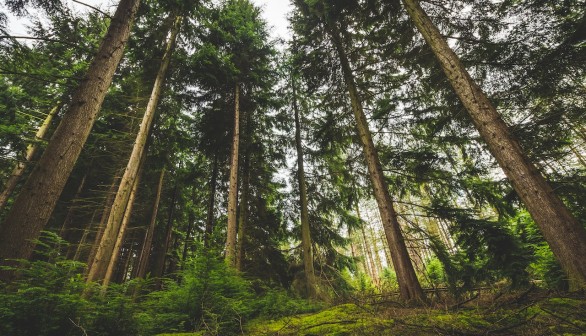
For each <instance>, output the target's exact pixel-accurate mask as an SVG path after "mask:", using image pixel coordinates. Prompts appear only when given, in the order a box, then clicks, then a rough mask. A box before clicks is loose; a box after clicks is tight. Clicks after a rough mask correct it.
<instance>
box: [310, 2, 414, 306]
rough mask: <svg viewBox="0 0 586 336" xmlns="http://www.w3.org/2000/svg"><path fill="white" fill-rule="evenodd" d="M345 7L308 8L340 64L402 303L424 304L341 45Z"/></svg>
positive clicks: (318, 4)
mask: <svg viewBox="0 0 586 336" xmlns="http://www.w3.org/2000/svg"><path fill="white" fill-rule="evenodd" d="M346 5H349V4H342V5H339V6H336V5H334V4H333V3H330V2H328V1H321V2H316V3H313V6H310V7H309V8H308V11H309V13H310V15H316V16H317V17H318V18H320V19H321V20H322V21H321V22H320V23H321V24H322V25H323V27H324V29H325V33H326V34H328V36H329V38H330V40H331V42H332V45H333V47H334V49H335V52H336V55H337V57H338V59H339V62H340V67H341V70H342V76H343V78H344V82H345V85H346V90H347V92H348V95H349V97H350V102H351V106H352V111H353V113H354V117H355V120H356V129H357V131H358V135H359V139H360V142H361V144H362V147H363V153H364V157H365V160H366V164H367V167H368V173H369V177H370V181H371V183H372V187H373V191H374V196H375V199H376V200H377V203H378V207H379V211H380V214H381V218H382V221H383V228H384V230H385V235H386V238H387V241H388V244H389V248H390V249H391V257H392V259H393V266H394V268H395V272H396V274H397V281H398V283H399V290H400V293H401V297H402V299H403V300H405V301H414V302H417V301H424V300H425V296H424V294H423V291H422V289H421V285H420V284H419V280H418V279H417V275H416V274H415V270H414V268H413V265H412V263H411V260H410V258H409V253H408V251H407V247H406V245H405V241H404V238H403V234H402V232H401V227H400V224H399V222H398V220H397V213H396V211H395V209H394V206H393V201H392V199H391V197H390V194H389V190H388V185H387V183H386V181H385V177H384V173H383V170H382V166H381V163H380V159H379V156H378V152H377V150H376V148H375V146H374V142H373V140H372V135H371V132H370V129H369V125H368V121H367V119H366V116H365V114H364V110H363V107H362V102H361V98H360V95H359V93H358V89H357V86H356V80H355V78H354V74H353V71H352V68H351V66H350V61H349V59H348V55H347V52H346V50H345V48H344V44H343V41H342V37H341V34H342V33H343V32H344V31H343V30H344V29H345V27H343V23H341V22H343V20H340V19H339V18H340V17H341V16H343V15H344V13H345V11H347V10H348V9H347V8H344V6H346ZM350 6H351V5H350Z"/></svg>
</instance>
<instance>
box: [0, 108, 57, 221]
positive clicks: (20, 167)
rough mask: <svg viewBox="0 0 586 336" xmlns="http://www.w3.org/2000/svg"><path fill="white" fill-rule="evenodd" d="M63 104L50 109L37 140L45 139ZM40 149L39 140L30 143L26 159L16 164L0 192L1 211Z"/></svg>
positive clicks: (37, 134)
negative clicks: (0, 192)
mask: <svg viewBox="0 0 586 336" xmlns="http://www.w3.org/2000/svg"><path fill="white" fill-rule="evenodd" d="M61 106H62V104H61V103H58V104H57V105H55V107H53V108H52V109H51V111H49V114H47V117H46V118H45V120H44V121H43V123H42V124H41V126H40V127H39V129H38V130H37V133H36V134H35V141H42V140H43V139H45V136H46V135H47V131H48V130H49V127H50V126H51V122H52V121H53V117H55V115H56V114H57V112H59V110H60V109H61ZM38 149H39V144H38V143H37V142H35V143H32V144H30V145H28V146H27V148H26V154H25V157H24V161H19V162H18V163H17V164H16V167H14V170H12V174H11V175H10V177H9V178H8V181H6V186H5V187H4V191H2V194H0V211H2V210H3V209H4V207H6V203H8V198H9V197H10V195H12V192H13V191H14V189H15V188H16V186H17V185H18V181H20V179H21V177H22V174H24V171H25V170H26V167H27V166H28V164H29V163H30V162H31V161H32V160H33V158H34V156H35V154H36V152H37V150H38Z"/></svg>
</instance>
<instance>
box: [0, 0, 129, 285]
mask: <svg viewBox="0 0 586 336" xmlns="http://www.w3.org/2000/svg"><path fill="white" fill-rule="evenodd" d="M139 2H140V1H139V0H121V2H120V3H119V5H118V8H117V10H116V13H115V14H114V16H113V17H112V21H111V24H110V27H109V29H108V32H107V34H106V36H105V37H104V40H103V41H102V44H101V46H100V48H99V49H98V52H97V54H96V56H95V57H94V61H93V62H92V64H91V65H90V67H89V69H88V72H87V74H86V76H85V79H84V80H83V81H82V82H81V84H80V86H79V87H78V88H77V90H76V92H75V94H74V95H73V97H72V101H71V103H70V104H69V109H68V110H67V112H66V113H65V117H64V119H63V120H62V121H61V123H60V124H59V127H58V128H57V130H55V133H54V134H53V136H52V138H51V140H50V141H49V144H48V146H47V148H46V150H45V151H44V153H43V155H42V157H41V158H40V160H39V162H38V163H37V165H36V166H35V168H34V169H33V171H32V173H31V175H30V176H29V177H28V179H27V181H26V183H25V185H24V187H23V189H22V191H21V192H20V194H19V195H18V197H17V199H16V200H15V202H14V204H13V205H12V208H11V209H10V212H9V214H8V216H7V217H6V219H5V220H4V222H3V224H2V226H1V227H0V232H1V234H0V259H1V262H2V264H7V263H9V262H8V260H9V259H15V258H24V259H27V258H29V257H30V256H31V253H32V251H33V248H34V239H36V238H37V237H38V235H39V234H40V232H41V230H42V229H43V227H44V226H45V225H46V223H47V221H48V220H49V217H50V215H51V213H52V211H53V209H54V208H55V204H56V202H57V199H58V198H59V196H60V194H61V191H62V190H63V187H64V186H65V183H66V182H67V178H68V177H69V174H70V173H71V170H72V169H73V166H74V165H75V162H76V161H77V158H78V156H79V153H80V152H81V149H82V147H83V145H84V144H85V141H86V139H87V137H88V135H89V133H90V131H91V128H92V125H93V124H94V121H95V119H96V115H97V114H98V112H99V110H100V107H101V105H102V102H103V100H104V97H105V95H106V93H107V90H108V87H109V86H110V83H111V81H112V77H113V76H114V72H115V71H116V68H117V66H118V63H119V62H120V60H121V59H122V55H123V52H124V47H125V45H126V42H127V40H128V37H129V35H130V28H131V26H132V22H133V20H134V16H135V14H136V11H137V9H138V4H139ZM1 276H2V278H7V277H10V275H9V274H8V273H6V272H2V275H1Z"/></svg>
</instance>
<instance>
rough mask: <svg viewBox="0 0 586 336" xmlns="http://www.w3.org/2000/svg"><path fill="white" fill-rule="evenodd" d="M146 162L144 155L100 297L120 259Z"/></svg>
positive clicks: (104, 291)
mask: <svg viewBox="0 0 586 336" xmlns="http://www.w3.org/2000/svg"><path fill="white" fill-rule="evenodd" d="M145 161H146V155H143V156H142V158H141V162H140V164H139V168H138V174H137V177H136V179H135V180H134V185H133V186H132V190H131V191H130V197H129V199H128V206H127V207H126V210H125V211H124V217H123V218H122V224H121V225H120V231H119V232H118V237H117V238H116V243H115V244H114V251H113V252H112V257H111V258H110V261H109V262H108V268H107V269H106V274H105V276H104V281H103V283H102V295H103V294H105V293H106V289H107V288H108V285H109V284H110V281H112V275H113V274H114V269H115V267H116V264H117V263H118V259H119V257H120V252H121V249H122V245H123V243H124V239H125V237H126V229H127V228H128V224H129V223H130V217H131V216H132V210H133V208H134V200H135V199H136V193H137V190H138V186H139V184H140V176H141V173H142V170H143V167H144V163H145Z"/></svg>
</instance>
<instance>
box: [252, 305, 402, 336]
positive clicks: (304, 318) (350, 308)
mask: <svg viewBox="0 0 586 336" xmlns="http://www.w3.org/2000/svg"><path fill="white" fill-rule="evenodd" d="M393 324H394V323H393V321H392V320H383V319H380V318H376V317H375V316H374V315H373V314H371V313H369V312H368V311H366V310H364V309H361V308H359V307H358V306H356V305H354V304H344V305H339V306H334V307H331V308H329V309H326V310H323V311H321V312H319V313H315V314H304V315H297V316H293V317H286V318H282V319H279V320H271V321H266V320H257V321H254V322H253V323H251V324H249V325H248V329H247V334H248V335H267V334H273V333H278V334H279V335H306V336H309V335H335V336H346V335H348V336H349V335H365V334H370V335H382V332H384V331H385V330H388V329H389V328H391V327H392V326H393ZM385 334H386V333H385Z"/></svg>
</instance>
